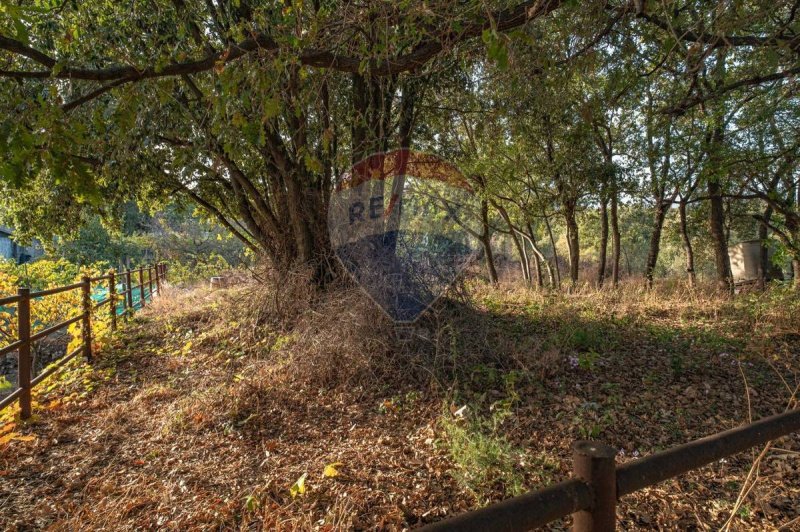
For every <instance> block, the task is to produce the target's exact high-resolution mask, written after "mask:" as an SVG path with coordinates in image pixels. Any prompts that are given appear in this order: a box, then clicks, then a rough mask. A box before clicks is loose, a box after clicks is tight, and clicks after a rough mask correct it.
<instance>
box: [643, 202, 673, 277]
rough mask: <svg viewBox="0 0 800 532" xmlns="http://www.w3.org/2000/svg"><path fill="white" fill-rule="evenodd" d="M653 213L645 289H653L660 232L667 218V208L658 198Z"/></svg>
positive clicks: (659, 245)
mask: <svg viewBox="0 0 800 532" xmlns="http://www.w3.org/2000/svg"><path fill="white" fill-rule="evenodd" d="M657 202H658V204H657V206H656V209H655V212H654V213H653V227H652V229H653V230H652V232H651V233H650V246H649V248H648V252H647V262H646V263H645V269H644V277H645V279H646V280H647V288H653V277H654V275H655V269H656V264H657V263H658V254H659V252H660V251H661V232H662V230H663V228H664V219H665V218H666V217H667V209H668V208H669V207H668V206H666V205H665V204H664V202H663V201H662V200H661V199H660V198H659V199H658V200H657Z"/></svg>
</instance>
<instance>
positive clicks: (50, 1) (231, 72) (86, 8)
mask: <svg viewBox="0 0 800 532" xmlns="http://www.w3.org/2000/svg"><path fill="white" fill-rule="evenodd" d="M797 7H798V6H797V5H796V4H795V3H794V2H785V1H778V2H765V1H749V2H722V1H720V2H711V3H709V2H697V1H680V2H669V3H663V2H647V1H645V0H637V1H632V2H628V1H618V2H615V1H610V2H608V1H603V2H600V1H591V2H560V1H553V0H549V1H548V0H539V1H527V2H518V1H509V0H498V1H484V0H442V1H438V2H423V3H419V2H391V1H371V2H339V1H322V0H316V1H312V2H307V1H301V0H295V1H285V2H274V1H270V2H268V1H257V0H238V1H237V0H233V1H222V0H172V1H167V0H132V1H129V2H113V1H110V0H105V1H97V2H75V1H68V0H23V1H20V2H17V3H16V4H14V5H12V4H10V3H6V4H3V5H2V6H0V78H2V81H1V82H0V105H2V110H3V118H2V119H0V153H2V161H0V181H1V182H2V187H3V191H4V196H5V199H4V203H5V209H6V210H7V212H8V215H9V218H10V219H11V221H12V222H13V224H14V225H15V226H16V227H18V228H20V230H21V231H23V232H24V233H27V234H29V235H31V236H33V235H35V236H39V237H42V236H45V235H51V234H67V233H69V232H72V231H74V230H75V228H76V227H77V226H78V225H79V224H80V223H81V222H82V221H85V220H87V219H89V218H90V217H91V216H93V215H96V214H98V213H99V214H102V215H103V216H104V218H105V219H107V220H114V219H119V216H120V214H121V213H122V212H123V209H124V206H125V205H126V203H127V202H129V201H131V200H135V201H138V202H140V203H142V204H153V203H159V202H160V203H164V202H166V201H167V200H171V199H174V198H182V199H185V200H187V201H191V202H193V203H194V204H196V205H197V206H198V207H200V208H201V209H203V210H204V211H206V212H207V213H208V214H209V216H212V217H214V218H215V219H216V220H217V221H218V222H219V223H220V224H221V225H223V226H224V227H225V228H227V230H228V231H230V232H231V233H232V234H233V235H234V236H235V237H236V238H238V239H240V240H241V241H242V242H243V243H244V244H245V245H246V246H248V247H249V248H251V249H252V250H253V251H256V252H258V253H260V254H263V255H265V256H267V257H268V258H269V259H271V260H272V262H273V263H274V264H275V265H276V266H277V267H280V268H288V267H292V266H294V265H296V264H298V263H299V264H302V265H305V266H308V267H311V268H312V269H313V270H314V271H315V272H316V275H317V278H318V279H324V278H325V277H326V276H328V275H329V274H330V271H329V270H330V262H331V261H330V260H329V248H330V244H329V242H328V236H327V230H326V210H327V203H328V199H329V195H330V192H331V189H332V187H333V186H334V185H335V183H336V181H337V179H338V178H339V176H340V175H341V174H342V172H343V171H344V170H346V169H347V168H348V167H349V166H350V165H351V164H353V163H355V162H357V161H359V160H361V159H363V158H364V157H365V156H367V155H369V154H371V153H374V152H377V151H386V150H388V149H391V148H393V147H409V146H413V147H415V148H419V149H425V150H428V151H431V152H434V153H437V154H440V155H442V156H445V157H450V158H451V159H452V160H454V161H455V162H457V163H458V164H459V165H461V166H462V168H463V169H464V170H465V173H467V174H469V176H470V177H471V178H473V179H474V180H475V182H476V183H479V184H480V186H478V187H476V191H477V193H478V194H479V195H480V197H481V199H482V201H483V202H484V207H485V216H483V218H484V220H483V222H484V223H483V225H484V235H485V237H486V238H485V239H484V240H485V246H486V247H487V251H489V253H488V254H487V257H489V258H491V246H492V243H491V235H492V234H505V235H507V238H509V239H510V240H511V241H513V242H514V245H515V247H516V249H517V251H518V254H519V255H520V257H521V258H522V257H525V260H524V261H523V262H524V263H525V264H527V266H525V265H524V266H523V272H524V274H525V276H526V278H528V279H529V280H534V279H535V278H538V279H541V278H542V275H544V276H545V277H546V278H548V280H549V282H551V283H553V284H556V283H559V282H560V281H559V279H560V276H561V272H560V266H559V262H558V247H559V245H558V240H559V234H560V232H561V231H562V229H563V234H564V235H565V238H566V246H565V247H566V252H567V255H568V273H565V276H568V277H569V279H570V280H571V281H572V282H577V280H578V277H579V273H580V270H581V268H582V266H581V257H582V253H581V252H582V249H583V250H584V251H585V250H586V247H585V246H584V243H582V240H584V241H586V240H587V238H589V239H592V240H594V236H588V235H587V231H586V229H585V228H582V227H581V223H583V220H584V219H588V218H591V217H595V218H596V220H597V228H596V230H595V229H593V230H592V231H591V234H592V235H594V234H597V235H599V236H598V238H597V239H596V240H597V242H596V243H593V244H592V247H593V248H596V251H597V254H596V256H597V258H598V263H599V264H600V266H599V268H598V269H599V272H598V273H597V276H596V277H597V281H598V282H599V283H602V282H603V280H604V279H605V278H606V277H607V276H610V277H611V279H612V280H613V281H614V282H616V280H617V279H618V278H619V271H620V260H621V254H622V252H623V248H624V240H625V239H624V238H623V237H624V235H623V231H624V230H625V229H626V228H625V227H624V225H623V227H622V228H621V227H620V211H621V210H624V209H628V210H629V211H630V212H634V211H636V209H638V210H639V211H647V214H645V215H644V216H645V219H646V218H650V221H649V222H645V225H646V226H649V229H648V230H647V236H646V237H645V239H646V240H648V241H649V245H648V246H647V247H648V251H647V257H646V260H645V264H643V268H642V269H643V272H642V273H644V274H645V276H646V277H647V279H648V280H650V281H652V278H653V276H654V272H655V271H656V266H657V262H658V257H659V247H660V242H661V235H662V230H663V227H664V224H665V222H666V221H668V220H669V212H670V209H671V208H672V207H673V206H677V207H678V211H679V214H680V231H679V233H680V235H681V241H682V246H683V248H684V249H685V251H686V257H687V258H686V261H687V263H686V269H687V270H688V271H689V274H690V276H691V277H692V279H693V275H694V269H695V267H694V258H693V249H692V239H693V238H696V237H697V236H698V233H697V229H695V228H696V227H698V223H697V220H698V219H700V218H704V219H705V220H706V222H704V223H703V224H702V225H703V226H704V227H705V226H706V223H707V228H708V234H709V235H710V238H709V242H710V243H711V244H712V245H711V246H710V247H709V249H711V250H712V252H713V261H714V264H715V271H716V275H717V277H718V278H719V280H720V281H721V282H723V283H724V282H728V281H729V280H730V277H731V272H730V265H729V264H728V252H727V245H728V241H729V240H730V238H731V231H738V233H736V234H738V235H740V236H742V235H745V236H746V235H748V234H749V233H748V231H750V232H751V233H752V232H753V231H754V230H756V231H761V232H760V233H758V235H759V238H762V239H766V238H768V237H770V236H774V237H775V238H776V239H777V242H778V243H779V245H780V246H781V249H783V250H785V252H786V254H787V255H788V256H791V257H793V258H794V260H795V264H796V268H797V269H798V271H799V272H800V209H798V203H800V197H798V196H799V195H800V192H799V190H800V187H798V172H797V162H796V157H795V153H796V152H797V142H798V138H797V125H798V124H797V119H798V116H797V114H798V113H797V112H798V106H797V96H796V82H795V79H794V78H795V76H796V75H797V74H798V73H799V72H800V61H798V57H799V54H800V33H798V30H800V26H799V25H798V20H797ZM626 212H628V211H626ZM637 212H638V211H637ZM587 217H588V218H587ZM595 218H592V219H595ZM737 228H738V229H737ZM609 240H610V241H611V242H610V245H611V253H610V257H608V258H607V255H606V253H607V251H606V248H607V247H608V245H609ZM593 253H594V252H593ZM584 255H585V253H584ZM593 256H595V255H594V254H593ZM529 258H532V259H535V260H533V269H532V268H531V261H529V260H528V259H529ZM490 262H491V261H490ZM607 262H610V264H608V267H607ZM492 268H494V266H493V265H490V268H489V270H490V272H491V269H492ZM537 272H538V273H537ZM490 276H491V273H490ZM495 276H496V275H495Z"/></svg>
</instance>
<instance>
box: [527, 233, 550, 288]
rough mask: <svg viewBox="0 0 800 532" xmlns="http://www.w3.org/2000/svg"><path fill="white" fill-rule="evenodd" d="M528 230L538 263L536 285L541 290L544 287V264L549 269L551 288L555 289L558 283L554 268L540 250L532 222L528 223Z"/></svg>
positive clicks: (548, 275) (528, 236)
mask: <svg viewBox="0 0 800 532" xmlns="http://www.w3.org/2000/svg"><path fill="white" fill-rule="evenodd" d="M527 229H528V234H527V238H528V240H529V242H530V245H531V249H532V250H533V257H534V259H535V261H536V262H535V264H536V284H537V285H538V286H539V288H543V286H544V284H543V282H542V264H544V266H545V268H547V277H548V279H549V281H550V287H551V288H554V287H555V286H556V282H555V277H554V276H553V268H551V267H550V263H549V262H548V261H547V259H546V258H545V256H544V252H542V250H541V249H539V246H538V244H537V243H536V235H535V234H534V232H533V226H532V225H531V223H530V222H528V223H527Z"/></svg>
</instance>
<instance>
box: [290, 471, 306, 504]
mask: <svg viewBox="0 0 800 532" xmlns="http://www.w3.org/2000/svg"><path fill="white" fill-rule="evenodd" d="M307 476H308V473H303V474H302V475H301V476H300V478H298V479H297V482H295V483H294V484H292V487H291V488H289V493H290V494H291V495H292V498H294V497H297V496H298V495H303V494H304V493H305V492H306V477H307Z"/></svg>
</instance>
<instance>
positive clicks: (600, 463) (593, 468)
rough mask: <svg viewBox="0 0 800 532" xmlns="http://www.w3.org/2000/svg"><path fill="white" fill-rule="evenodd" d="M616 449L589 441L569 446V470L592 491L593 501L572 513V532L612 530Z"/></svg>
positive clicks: (613, 522) (615, 493) (615, 507)
mask: <svg viewBox="0 0 800 532" xmlns="http://www.w3.org/2000/svg"><path fill="white" fill-rule="evenodd" d="M616 456H617V450H616V449H614V448H613V447H609V446H608V445H604V444H602V443H598V442H592V441H577V442H575V443H574V444H573V446H572V473H573V475H574V476H575V477H576V478H579V479H581V480H583V481H584V482H586V483H587V484H588V485H589V486H590V487H591V490H592V494H593V496H594V504H593V505H592V507H591V508H590V509H589V510H582V511H580V512H576V513H574V514H572V523H573V524H572V530H573V532H606V531H613V530H614V529H615V527H616V524H617V473H616V463H615V462H614V459H615V458H616Z"/></svg>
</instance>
